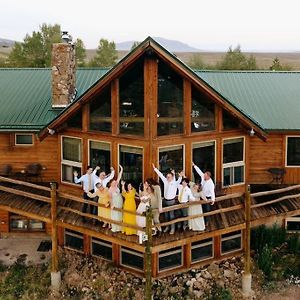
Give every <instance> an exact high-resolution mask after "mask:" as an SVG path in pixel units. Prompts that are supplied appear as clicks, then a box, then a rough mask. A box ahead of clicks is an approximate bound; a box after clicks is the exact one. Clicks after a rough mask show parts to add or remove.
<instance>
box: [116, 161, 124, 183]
mask: <svg viewBox="0 0 300 300" xmlns="http://www.w3.org/2000/svg"><path fill="white" fill-rule="evenodd" d="M122 175H123V167H122V166H121V165H120V172H119V175H118V178H117V184H119V182H120V180H121V178H122Z"/></svg>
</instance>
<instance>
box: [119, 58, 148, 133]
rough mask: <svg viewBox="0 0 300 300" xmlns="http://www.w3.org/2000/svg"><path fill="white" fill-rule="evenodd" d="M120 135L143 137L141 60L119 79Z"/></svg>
mask: <svg viewBox="0 0 300 300" xmlns="http://www.w3.org/2000/svg"><path fill="white" fill-rule="evenodd" d="M119 91H120V133H124V134H134V135H141V136H142V135H144V64H143V61H142V60H141V61H140V62H139V63H137V64H136V65H135V66H134V67H133V68H132V69H131V70H129V71H128V72H126V73H125V74H124V75H123V76H122V77H121V78H120V79H119Z"/></svg>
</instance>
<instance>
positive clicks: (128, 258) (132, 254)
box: [120, 247, 144, 271]
mask: <svg viewBox="0 0 300 300" xmlns="http://www.w3.org/2000/svg"><path fill="white" fill-rule="evenodd" d="M120 264H121V265H122V266H125V267H129V268H132V269H135V270H138V271H143V270H144V254H143V253H141V252H138V251H135V250H132V249H129V248H126V247H121V258H120Z"/></svg>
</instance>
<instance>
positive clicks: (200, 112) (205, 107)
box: [191, 87, 215, 132]
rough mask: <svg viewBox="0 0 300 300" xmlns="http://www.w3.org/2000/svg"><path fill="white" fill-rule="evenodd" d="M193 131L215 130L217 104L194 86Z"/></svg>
mask: <svg viewBox="0 0 300 300" xmlns="http://www.w3.org/2000/svg"><path fill="white" fill-rule="evenodd" d="M191 128H192V132H202V131H209V130H215V104H214V103H213V102H212V101H210V100H209V99H207V98H206V97H205V96H204V95H203V94H201V93H200V91H198V90H197V89H196V88H194V87H193V88H192V126H191Z"/></svg>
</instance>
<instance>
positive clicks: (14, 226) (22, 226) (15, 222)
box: [10, 214, 45, 231]
mask: <svg viewBox="0 0 300 300" xmlns="http://www.w3.org/2000/svg"><path fill="white" fill-rule="evenodd" d="M10 230H11V231H45V223H44V222H42V221H39V220H33V219H29V218H27V217H23V216H20V215H16V214H11V215H10Z"/></svg>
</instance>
